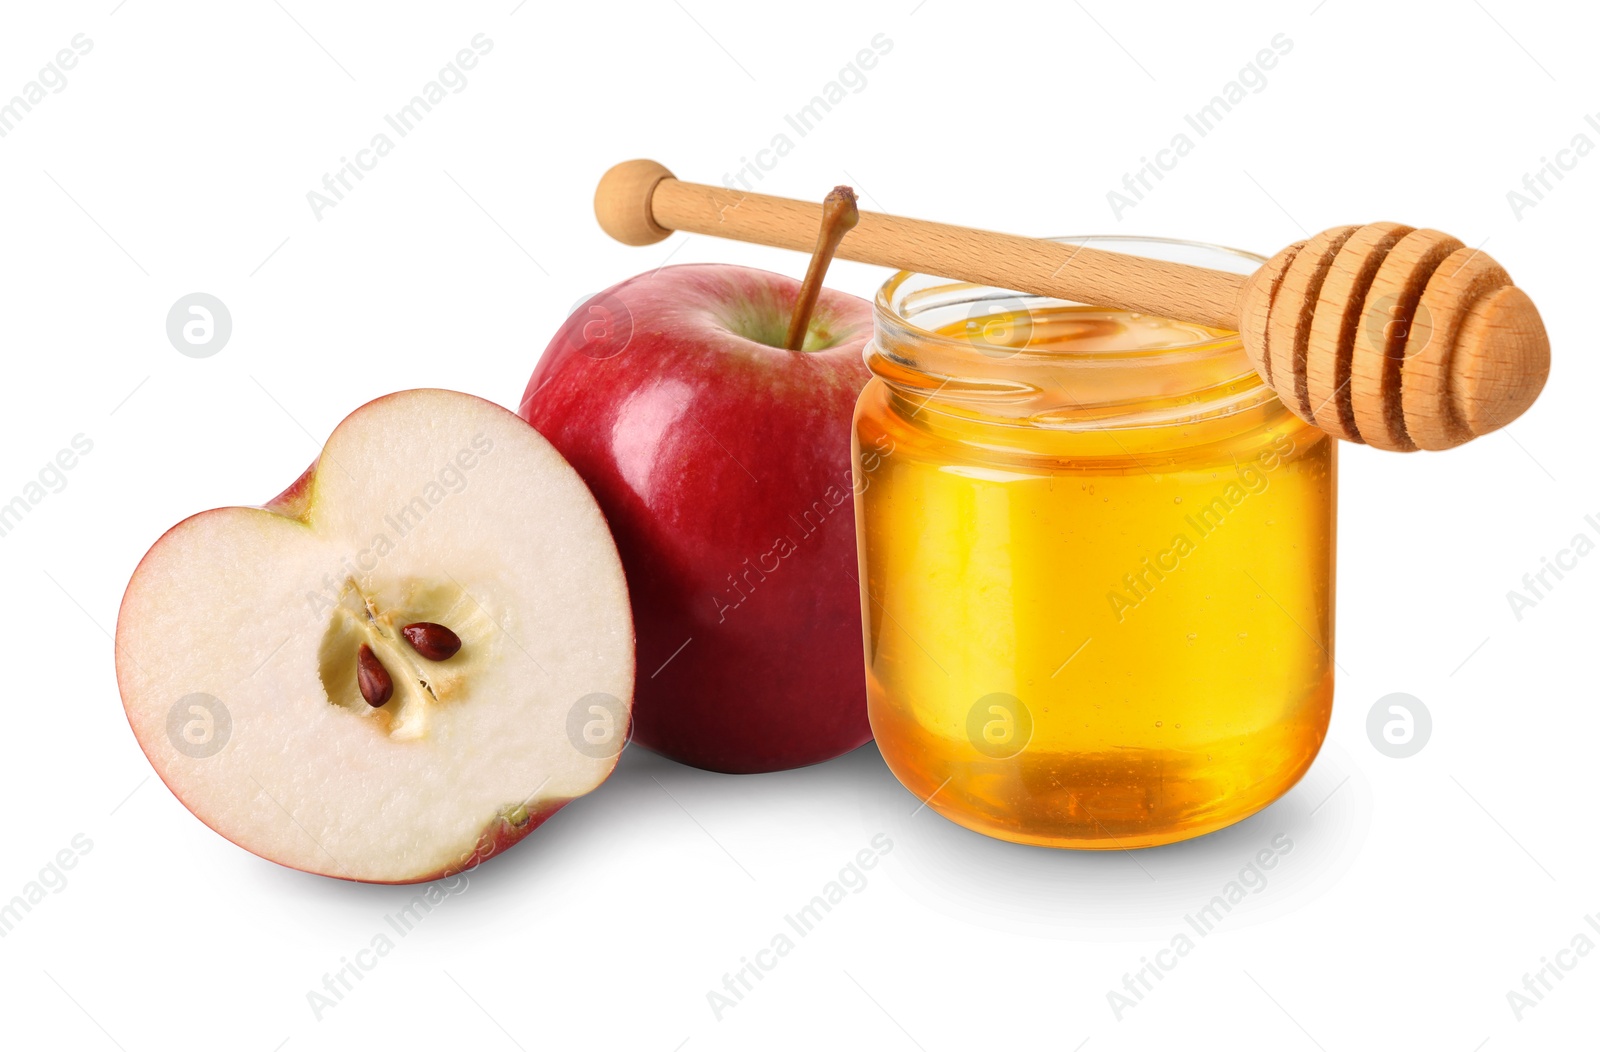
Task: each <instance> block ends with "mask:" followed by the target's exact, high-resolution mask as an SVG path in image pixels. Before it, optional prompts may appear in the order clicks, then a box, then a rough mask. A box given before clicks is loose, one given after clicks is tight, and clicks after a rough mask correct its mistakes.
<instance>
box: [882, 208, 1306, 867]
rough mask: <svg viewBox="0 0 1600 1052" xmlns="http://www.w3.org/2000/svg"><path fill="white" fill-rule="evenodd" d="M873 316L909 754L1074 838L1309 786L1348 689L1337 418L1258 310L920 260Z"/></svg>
mask: <svg viewBox="0 0 1600 1052" xmlns="http://www.w3.org/2000/svg"><path fill="white" fill-rule="evenodd" d="M1063 240H1067V241H1083V240H1090V239H1063ZM1092 241H1093V243H1094V245H1095V247H1103V248H1109V249H1111V250H1113V251H1124V252H1129V253H1132V254H1136V255H1143V256H1150V257H1156V258H1162V259H1169V260H1174V261H1178V262H1185V263H1193V264H1197V265H1201V266H1208V267H1213V268H1217V269H1226V270H1233V271H1237V272H1240V273H1248V272H1249V271H1251V270H1253V269H1255V267H1256V266H1258V265H1259V264H1260V263H1261V262H1262V260H1261V259H1260V257H1257V256H1253V255H1249V254H1246V253H1242V252H1236V251H1233V250H1228V249H1222V248H1217V247H1215V246H1210V245H1198V244H1191V243H1186V242H1177V241H1159V240H1151V239H1135V238H1109V237H1108V238H1094V239H1092ZM876 313H877V317H876V335H875V338H874V340H873V342H872V344H871V345H869V347H868V348H867V355H866V356H867V364H868V366H869V367H870V368H871V370H872V372H873V379H872V380H871V381H870V382H869V383H868V384H867V386H866V389H865V390H864V391H863V392H862V394H861V398H860V401H859V403H858V404H857V407H856V417H855V446H856V448H855V453H856V459H855V476H856V477H855V489H856V526H857V529H856V532H857V537H858V543H859V546H860V564H861V586H862V614H863V624H864V634H865V637H866V638H865V642H866V659H867V696H868V711H869V714H870V716H871V720H872V729H873V733H874V735H875V737H876V738H877V742H878V747H879V749H880V750H881V751H882V753H883V756H884V759H885V760H886V761H887V762H888V765H889V768H890V770H892V771H893V772H894V774H895V776H896V777H897V778H899V779H900V781H901V782H902V783H904V785H905V786H906V788H908V789H909V790H910V791H911V792H912V793H914V794H915V795H916V796H918V797H919V798H921V799H923V800H925V801H927V805H928V806H929V807H931V808H932V809H933V810H935V811H938V812H939V813H940V814H942V815H944V816H945V817H946V818H949V819H951V820H952V821H955V822H958V823H960V824H961V825H964V826H966V827H968V828H970V829H975V830H977V831H979V832H981V833H986V834H988V835H989V836H994V837H999V838H1001V839H1005V840H1013V841H1018V842H1021V843H1028V844H1043V845H1050V846H1055V847H1073V848H1127V847H1141V846H1149V845H1155V844H1164V843H1169V842H1172V841H1176V840H1183V839H1186V838H1188V837H1194V836H1199V835H1201V834H1204V833H1208V832H1211V831H1212V830H1215V829H1219V828H1221V827H1223V826H1226V825H1229V824H1231V823H1233V822H1237V821H1239V820H1240V819H1242V818H1244V817H1246V816H1248V815H1250V814H1252V813H1254V812H1255V811H1257V810H1259V809H1261V808H1263V807H1265V806H1266V805H1267V804H1269V803H1271V802H1272V801H1273V800H1275V799H1277V798H1278V797H1279V796H1281V795H1283V793H1285V792H1286V791H1288V789H1289V788H1290V787H1291V786H1293V785H1294V783H1295V782H1296V781H1298V780H1299V778H1300V776H1301V775H1302V774H1304V773H1305V771H1306V769H1307V768H1308V767H1309V766H1310V765H1311V761H1312V760H1313V758H1314V757H1315V756H1316V754H1317V750H1318V749H1319V748H1320V747H1321V745H1322V740H1323V736H1324V735H1325V733H1326V731H1327V727H1328V717H1329V713H1330V709H1331V705H1332V700H1333V606H1334V602H1333V579H1334V509H1335V475H1336V453H1335V446H1336V445H1337V443H1336V442H1335V440H1334V439H1332V438H1330V437H1329V436H1327V435H1326V434H1324V433H1323V432H1322V431H1320V430H1317V429H1315V428H1313V427H1310V426H1308V425H1307V424H1305V423H1303V422H1302V421H1301V420H1300V419H1299V418H1297V417H1296V416H1294V415H1293V414H1292V413H1290V412H1289V411H1288V410H1287V409H1285V408H1284V406H1283V404H1282V403H1281V402H1280V401H1279V400H1278V398H1277V396H1276V395H1275V394H1274V393H1273V391H1272V390H1271V388H1269V387H1267V386H1266V385H1265V384H1264V383H1263V382H1262V380H1261V378H1260V377H1259V376H1258V375H1257V374H1256V372H1255V371H1254V369H1252V368H1251V365H1250V362H1249V359H1248V358H1247V357H1246V356H1245V353H1244V350H1243V348H1242V347H1241V345H1240V343H1239V338H1238V335H1237V334H1236V333H1232V332H1226V331H1222V330H1217V329H1211V328H1207V327H1205V326H1202V325H1196V324H1191V323H1187V322H1177V321H1171V320H1166V319H1160V318H1151V317H1147V316H1143V315H1139V314H1132V313H1127V312H1123V311H1118V310H1110V309H1104V308H1098V307H1093V306H1085V305H1081V304H1074V303H1069V302H1066V301H1063V300H1054V299H1048V298H1043V297H1036V296H1027V295H1020V294H1018V293H1015V292H1008V291H1005V290H1002V289H994V288H986V287H983V286H978V285H972V284H967V283H961V282H952V281H950V280H948V279H944V278H936V277H930V276H927V275H921V274H912V273H908V272H901V273H899V274H896V275H895V276H894V277H893V278H891V279H890V280H889V281H888V283H887V284H885V285H884V286H883V288H882V290H881V291H880V292H879V293H878V297H877V303H876Z"/></svg>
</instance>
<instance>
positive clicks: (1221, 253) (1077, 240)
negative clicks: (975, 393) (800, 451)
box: [873, 234, 1267, 358]
mask: <svg viewBox="0 0 1600 1052" xmlns="http://www.w3.org/2000/svg"><path fill="white" fill-rule="evenodd" d="M1041 240H1044V241H1055V242H1057V243H1059V244H1064V245H1080V246H1085V247H1086V246H1088V245H1089V244H1090V243H1094V244H1095V245H1096V247H1100V246H1101V245H1106V246H1109V250H1110V251H1113V252H1115V251H1118V250H1119V247H1118V246H1121V247H1122V248H1125V249H1127V250H1128V254H1129V255H1141V256H1149V257H1151V258H1154V259H1163V260H1167V261H1169V262H1184V263H1187V262H1195V261H1196V260H1195V259H1189V258H1182V257H1184V256H1194V257H1197V258H1198V259H1203V265H1205V266H1208V267H1211V268H1212V269H1214V270H1231V271H1234V272H1235V273H1239V274H1249V273H1251V272H1252V271H1254V270H1255V269H1256V268H1257V267H1259V266H1261V264H1263V263H1265V262H1266V261H1267V259H1266V257H1265V256H1260V255H1257V254H1256V253H1254V252H1251V251H1249V250H1248V249H1242V248H1233V247H1231V246H1228V245H1218V244H1214V243H1212V242H1209V241H1188V240H1184V239H1182V238H1172V237H1146V236H1143V235H1138V234H1075V235H1072V236H1068V237H1045V238H1042V239H1041ZM1136 245H1137V246H1143V247H1149V248H1154V249H1156V251H1153V252H1144V251H1141V252H1134V251H1132V248H1133V246H1136ZM1163 250H1165V251H1163ZM1169 253H1170V254H1169ZM1229 260H1232V261H1235V262H1236V265H1235V266H1228V265H1227V263H1228V261H1229ZM916 278H931V279H935V280H939V281H948V282H949V286H948V287H952V288H954V287H958V286H961V285H967V286H969V287H971V288H974V289H979V288H988V289H992V290H993V291H995V292H1001V293H1009V294H1010V296H1011V297H1012V298H1015V299H1037V300H1041V301H1051V297H1046V296H1034V295H1032V294H1031V293H1024V292H1017V291H1016V290H1014V289H1002V288H999V287H997V286H984V285H979V284H976V283H972V282H957V281H953V280H951V279H946V278H939V277H938V276H937V275H934V274H925V273H923V272H922V271H917V270H900V271H896V272H895V273H893V274H891V275H890V276H889V278H888V280H886V281H885V282H884V283H883V284H882V285H880V286H879V287H878V292H877V295H876V296H874V297H873V308H874V313H876V314H878V315H881V316H887V317H889V318H892V319H894V320H895V321H897V322H899V323H900V324H901V325H902V326H904V327H905V328H906V329H909V330H911V331H912V332H913V333H914V334H915V335H916V337H917V339H918V340H919V341H926V342H928V343H932V344H941V345H944V346H946V347H949V348H951V349H954V350H969V351H970V350H971V348H972V344H971V341H969V340H963V339H958V338H957V337H954V336H941V335H940V334H938V333H936V332H933V331H932V330H929V329H924V328H922V327H920V326H918V325H916V324H914V323H913V322H912V321H911V320H910V317H909V316H908V315H907V314H906V313H905V312H904V310H903V309H902V307H903V301H897V300H896V299H895V297H896V296H897V295H898V294H900V293H901V291H902V290H903V288H904V286H905V284H906V283H907V282H908V281H912V280H914V279H916ZM1054 302H1059V303H1072V302H1078V301H1072V300H1055V301H1054ZM1084 305H1085V306H1093V304H1084ZM1235 338H1236V336H1235V334H1232V333H1228V334H1225V335H1218V336H1208V337H1205V338H1202V339H1198V340H1195V341H1194V342H1193V343H1189V344H1177V345H1174V346H1171V347H1161V348H1147V349H1145V350H1144V351H1142V352H1141V351H1134V352H1129V351H1125V350H1124V351H1108V352H1090V353H1088V354H1085V355H1082V356H1081V357H1083V358H1094V357H1099V356H1101V355H1102V354H1104V355H1105V356H1109V357H1121V356H1123V355H1126V354H1129V353H1135V354H1137V353H1152V354H1169V353H1173V352H1180V353H1181V352H1184V351H1189V350H1193V349H1196V348H1200V347H1207V346H1210V345H1212V344H1215V343H1219V342H1225V341H1230V340H1233V339H1235Z"/></svg>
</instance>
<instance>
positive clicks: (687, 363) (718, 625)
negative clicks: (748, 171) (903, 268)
mask: <svg viewBox="0 0 1600 1052" xmlns="http://www.w3.org/2000/svg"><path fill="white" fill-rule="evenodd" d="M799 287H800V283H799V282H797V281H794V280H793V279H791V278H787V277H784V276H782V275H779V274H771V273H767V272H765V271H758V270H749V269H746V268H742V267H733V266H723V265H687V266H674V267H666V268H663V269H661V270H657V271H654V272H652V273H650V274H646V275H641V276H639V277H635V278H632V279H630V280H628V281H625V282H622V283H621V284H619V285H616V286H614V287H613V288H610V289H608V290H606V291H605V292H602V293H600V294H599V295H597V296H595V297H593V298H592V299H590V300H589V301H588V302H587V303H585V304H584V305H582V306H580V307H579V308H578V309H577V310H576V311H574V312H573V314H572V316H571V317H570V318H568V320H567V322H566V324H565V325H564V326H563V327H562V328H561V330H560V331H559V332H557V333H556V336H555V338H554V339H553V340H552V342H551V344H550V346H549V348H548V350H546V352H545V354H544V356H543V357H542V358H541V359H540V360H539V364H538V367H537V368H536V370H535V371H534V374H533V378H532V380H530V381H529V384H528V388H527V393H526V395H525V396H524V398H523V403H522V404H523V415H524V417H525V418H526V419H527V420H528V422H529V423H531V424H533V425H534V427H536V428H538V429H539V431H540V432H541V433H543V434H544V436H545V437H546V438H548V439H549V440H550V441H551V443H553V444H554V445H555V447H556V448H557V449H558V450H560V451H561V453H562V455H563V456H565V457H566V458H567V460H568V461H569V462H570V463H571V464H572V466H573V467H574V468H576V469H577V470H578V473H579V474H580V475H582V476H583V478H584V480H585V481H586V482H588V483H589V487H590V489H591V490H592V491H593V492H594V495H595V498H596V499H597V500H598V501H599V502H600V506H601V508H602V509H603V510H604V511H605V514H606V518H607V520H608V521H609V522H610V524H611V529H612V533H613V535H614V536H615V538H616V541H617V547H618V550H619V551H620V553H621V555H622V563H623V566H624V568H625V569H626V571H627V575H628V582H629V590H630V593H631V595H632V600H633V616H634V625H635V629H636V631H637V634H638V660H639V669H640V673H641V675H640V680H639V684H638V690H637V695H636V698H635V710H634V719H635V735H634V738H635V740H636V741H638V742H639V743H640V744H643V745H645V746H647V747H649V748H651V749H653V750H655V751H657V752H660V753H662V754H664V755H666V756H669V757H671V758H673V759H676V760H679V761H681V762H683V763H687V764H691V765H693V766H696V767H702V768H707V769H709V770H714V771H724V772H731V773H750V772H759V771H775V770H783V769H786V768H791V767H800V766H804V765H806V764H812V763H818V762H821V761H823V760H827V759H830V758H832V757H834V756H838V755H840V754H842V753H845V752H849V751H850V750H852V749H854V748H857V747H858V746H860V745H862V744H863V743H865V742H867V741H869V740H870V739H871V737H872V731H871V728H870V727H869V726H868V723H867V712H866V697H865V691H866V683H865V673H864V663H863V657H862V638H861V599H860V591H859V588H858V585H857V578H856V574H857V570H856V544H855V522H854V508H853V489H852V485H853V484H852V480H851V460H850V458H851V452H850V449H851V446H850V428H851V423H850V421H851V414H852V411H853V409H854V406H855V401H856V397H857V395H859V394H860V391H861V388H862V386H863V385H864V384H865V383H866V381H867V380H868V379H869V375H870V374H869V373H868V371H867V368H866V365H865V364H864V362H863V360H862V351H863V349H864V348H865V346H866V343H867V340H868V339H869V338H870V337H871V335H872V308H871V306H870V305H869V304H867V303H866V302H865V301H864V300H861V299H858V298H857V297H854V296H849V295H845V294H843V293H839V292H834V291H832V290H828V289H824V290H822V293H821V297H820V299H819V300H818V303H817V306H816V309H815V311H814V313H813V314H812V316H811V321H810V325H809V328H808V332H807V336H806V341H805V345H804V348H803V349H802V350H800V351H788V350H784V349H783V348H782V344H783V341H784V336H785V331H786V329H787V326H788V323H789V318H790V315H791V313H792V311H793V307H794V303H795V299H796V296H797V293H798V291H799Z"/></svg>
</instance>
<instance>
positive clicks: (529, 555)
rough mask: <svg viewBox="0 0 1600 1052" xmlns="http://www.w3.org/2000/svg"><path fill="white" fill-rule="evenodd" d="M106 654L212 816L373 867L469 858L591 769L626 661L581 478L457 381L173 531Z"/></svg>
mask: <svg viewBox="0 0 1600 1052" xmlns="http://www.w3.org/2000/svg"><path fill="white" fill-rule="evenodd" d="M417 626H433V628H420V627H417ZM408 628H415V629H416V630H415V631H412V632H408V631H407V629H408ZM435 629H442V630H443V631H444V632H445V633H447V634H446V635H441V634H440V633H439V632H438V631H435ZM450 637H454V642H455V643H456V644H457V648H456V649H454V650H451V647H450V645H449V644H450V642H451V639H450ZM116 646H117V680H118V686H119V687H120V689H121V692H122V698H123V703H124V707H125V708H126V710H127V715H128V721H129V723H130V724H131V725H132V728H133V731H134V734H135V736H136V737H137V738H138V740H139V744H140V746H141V747H142V748H143V749H144V751H145V754H146V755H147V756H148V757H149V759H150V762H151V764H152V765H153V766H154V767H155V769H156V772H157V773H158V774H159V775H160V776H161V778H162V779H163V781H165V782H166V784H167V785H168V787H169V788H171V790H172V791H173V793H174V794H175V795H176V796H177V797H178V798H179V799H180V800H181V801H182V802H183V803H184V804H185V806H187V807H188V808H189V810H191V811H192V812H194V814H195V815H196V816H197V817H198V818H200V820H201V821H203V822H205V823H206V824H207V825H209V826H211V827H212V828H213V829H215V830H216V831H217V832H219V833H221V834H222V835H223V836H225V837H227V838H228V839H229V840H232V841H233V842H234V843H236V844H238V845H240V846H241V847H244V848H247V849H248V850H250V851H253V852H255V853H256V854H258V855H261V856H262V857H264V858H268V859H271V860H272V861H275V862H279V863H282V864H283V865H286V866H292V867H294V868H296V869H301V870H306V871H309V872H313V873H322V874H327V875H330V876H336V877H344V878H347V879H352V880H362V881H371V882H380V883H411V882H415V881H420V880H429V879H435V878H437V877H442V876H446V875H449V874H451V873H454V872H458V871H460V870H462V869H466V868H468V867H470V866H473V865H476V864H477V863H478V862H480V861H482V860H483V859H484V858H487V857H488V856H490V855H492V854H494V853H496V852H498V851H500V850H503V849H504V848H506V847H508V846H510V845H511V844H513V843H516V842H517V841H518V840H520V839H521V838H522V837H523V836H526V835H527V834H528V833H529V832H531V831H532V830H533V829H534V828H536V827H537V826H538V825H539V823H540V822H542V821H543V820H544V819H545V818H547V817H549V816H550V815H551V814H553V813H554V812H555V811H556V810H557V809H559V808H560V807H561V806H562V805H564V804H565V803H567V802H568V801H570V800H572V799H574V798H576V797H578V796H582V795H583V794H584V793H587V792H589V791H590V790H591V789H593V788H595V786H597V785H599V784H600V782H601V781H603V780H604V779H605V778H606V776H607V775H608V774H609V773H610V772H611V769H612V768H613V766H614V765H615V763H616V755H617V753H618V752H619V751H620V749H621V746H622V744H623V742H624V741H625V738H626V730H627V720H628V705H629V700H630V698H631V694H632V686H633V671H634V665H633V633H632V626H631V622H630V618H629V610H628V598H627V589H626V586H625V584H624V580H623V575H622V567H621V564H620V561H619V560H618V557H617V552H616V548H615V545H614V544H613V543H612V540H611V536H610V533H609V531H608V530H607V528H606V525H605V522H604V519H603V518H602V516H601V513H600V510H599V508H598V507H597V506H596V504H595V502H594V500H593V498H592V497H591V496H590V494H589V492H588V490H587V489H586V488H585V487H584V484H583V482H582V480H581V479H579V477H578V476H577V474H576V473H575V472H574V471H573V470H572V469H571V468H570V467H569V466H568V465H567V464H566V462H565V461H563V460H562V459H561V456H560V454H558V453H557V452H556V451H555V450H554V449H553V448H551V446H550V444H549V443H548V442H546V441H545V440H544V439H543V438H541V437H540V436H539V435H538V433H537V432H535V431H534V430H533V429H532V428H530V427H528V426H527V424H525V423H524V422H523V421H521V420H520V419H518V418H517V417H516V416H515V415H514V414H512V413H510V412H508V411H507V410H505V409H502V408H500V407H499V406H496V405H494V404H492V403H490V402H486V401H483V400H482V399H478V398H474V397H472V396H470V395H464V394H458V393H455V392H451V391H426V390H425V391H405V392H401V393H398V394H393V395H389V396H387V397H385V398H380V399H378V400H377V401H374V402H370V403H368V404H367V405H365V406H363V407H361V408H360V409H358V410H356V411H355V412H354V413H352V414H351V415H350V416H348V417H347V418H346V419H345V420H344V421H343V422H342V423H341V424H340V425H339V426H338V428H336V429H335V430H334V432H333V434H332V436H331V437H330V438H329V439H328V442H327V444H326V446H325V447H324V449H323V452H322V455H321V456H320V457H319V458H318V459H317V461H316V463H315V464H313V465H312V466H311V468H310V469H309V470H308V471H307V472H306V473H305V474H304V475H303V476H301V478H300V479H299V480H298V481H297V482H296V483H295V484H294V485H292V486H291V487H290V488H289V489H288V490H286V491H285V492H284V493H283V494H281V495H280V496H279V497H278V498H277V499H275V500H273V501H272V502H270V503H269V504H268V505H267V506H266V507H264V508H221V509H217V510H213V511H207V512H202V513H200V514H198V515H195V516H192V517H190V518H188V519H185V520H184V521H182V522H181V523H179V524H178V525H177V526H174V527H173V528H172V529H171V530H169V531H168V532H167V533H166V534H165V535H164V536H163V537H162V538H161V539H160V540H159V541H157V542H156V544H155V546H154V547H153V548H151V549H150V551H149V553H148V554H147V555H146V556H145V557H144V559H143V561H141V562H140V564H139V566H138V569H137V570H136V571H135V572H134V575H133V579H132V580H131V581H130V582H129V584H128V590H127V593H126V595H125V596H124V598H123V602H122V609H121V612H120V614H119V616H118V618H117V637H116ZM447 652H448V653H447ZM373 663H376V666H377V667H376V669H374V668H373ZM382 680H387V691H386V692H385V691H380V690H378V689H377V688H376V686H375V683H376V682H380V681H382ZM596 721H603V723H604V726H603V727H601V731H602V733H601V734H599V735H597V734H596V733H595V729H594V725H595V723H596ZM607 735H609V738H608V737H607ZM608 741H609V743H610V744H609V745H608V744H607V742H608Z"/></svg>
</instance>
